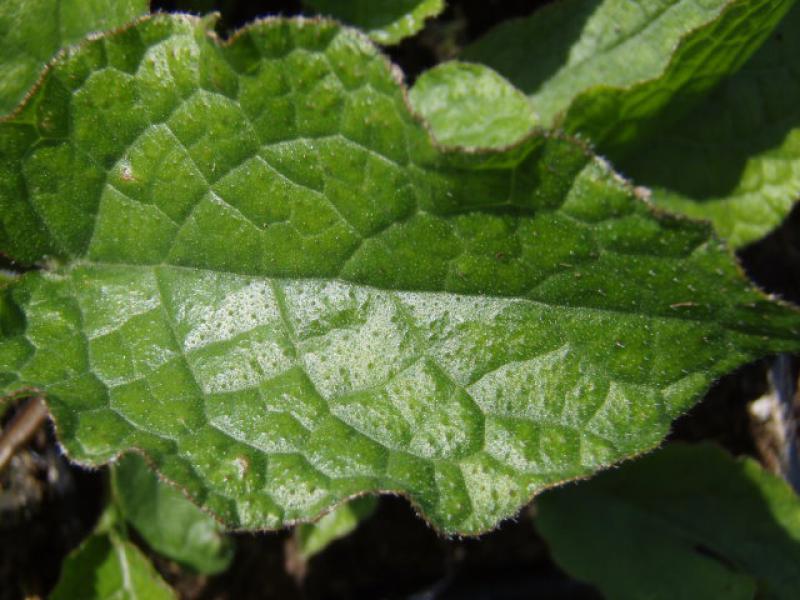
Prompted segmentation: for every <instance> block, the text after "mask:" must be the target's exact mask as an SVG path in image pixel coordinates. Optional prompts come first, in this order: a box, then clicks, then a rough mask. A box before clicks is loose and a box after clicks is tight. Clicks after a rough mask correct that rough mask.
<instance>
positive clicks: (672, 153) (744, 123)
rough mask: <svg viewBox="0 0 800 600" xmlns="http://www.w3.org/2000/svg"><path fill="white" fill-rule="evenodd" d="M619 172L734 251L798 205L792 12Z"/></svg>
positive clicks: (799, 136) (797, 65)
mask: <svg viewBox="0 0 800 600" xmlns="http://www.w3.org/2000/svg"><path fill="white" fill-rule="evenodd" d="M620 166H621V169H622V170H623V171H624V172H625V174H626V175H629V176H631V177H633V178H634V179H635V180H636V181H637V183H641V184H643V185H646V186H648V187H650V188H651V189H652V191H653V201H654V202H655V203H657V204H659V205H661V206H664V207H665V208H668V209H670V210H674V211H677V212H681V213H684V214H687V215H689V216H692V217H697V218H703V219H709V220H711V221H712V222H713V223H714V227H715V228H716V230H717V231H718V232H719V234H720V235H721V236H722V237H724V238H726V240H727V241H728V242H729V243H731V244H732V245H734V246H737V247H738V246H744V245H745V244H748V243H750V242H753V241H755V240H757V239H759V238H761V237H762V236H764V235H766V234H767V233H769V232H770V231H771V230H772V229H773V228H774V227H776V226H777V225H778V224H780V222H781V221H782V220H783V219H784V218H785V217H786V215H787V214H788V213H789V211H790V210H791V208H792V206H793V205H794V202H795V201H796V200H797V199H798V198H800V7H796V8H795V9H794V10H793V11H792V12H791V13H790V14H789V15H788V16H787V17H786V18H785V19H784V21H783V22H782V23H781V26H780V27H779V28H778V30H777V31H776V32H775V33H774V34H773V35H772V36H771V37H770V39H769V40H768V41H767V42H766V43H765V44H764V46H763V47H762V48H761V49H760V50H759V51H758V52H757V53H756V55H755V56H753V58H752V59H751V60H750V61H749V62H748V63H747V64H746V65H745V66H744V67H743V68H742V70H741V71H739V72H738V73H737V74H736V75H734V76H733V77H732V78H731V79H730V80H728V81H725V82H723V83H722V85H721V86H720V87H719V88H718V89H717V90H715V91H714V92H713V93H712V94H711V95H710V96H709V97H708V99H707V100H706V101H705V102H703V103H702V104H701V105H700V106H698V107H697V108H696V109H694V110H693V111H692V112H691V113H689V114H688V115H687V116H686V117H685V118H684V119H682V120H681V121H680V122H679V123H676V124H674V125H672V126H671V127H670V128H669V130H668V131H666V132H664V133H663V134H659V135H656V136H654V137H653V138H652V139H650V140H649V141H648V143H647V151H646V152H637V153H634V154H632V155H631V156H629V157H627V158H626V159H625V160H623V162H622V163H621V165H620Z"/></svg>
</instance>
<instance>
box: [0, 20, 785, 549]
mask: <svg viewBox="0 0 800 600" xmlns="http://www.w3.org/2000/svg"><path fill="white" fill-rule="evenodd" d="M212 25H213V24H212V23H210V22H209V21H207V20H205V21H204V20H199V19H195V18H191V17H186V16H166V15H157V16H153V17H151V18H148V19H145V20H143V21H141V22H139V23H137V24H135V25H134V26H131V27H130V28H128V29H126V30H124V31H121V32H117V33H114V34H112V35H108V36H104V37H101V38H98V39H94V40H92V41H90V42H88V43H86V44H85V45H82V46H81V47H80V48H78V49H74V50H70V51H68V52H67V53H66V54H64V55H63V56H62V57H61V58H60V59H59V61H58V62H57V64H56V65H55V66H54V67H53V68H52V69H51V70H50V71H49V72H48V74H47V76H46V77H45V79H44V81H43V83H42V85H41V86H40V87H39V89H38V90H37V92H36V93H35V95H33V96H32V97H31V99H30V100H29V102H28V103H27V104H26V106H25V108H24V109H23V110H22V111H21V112H19V113H18V114H16V115H15V116H14V117H13V118H10V119H7V120H5V121H4V122H2V123H0V251H2V252H3V253H5V254H8V255H10V256H12V257H14V258H16V259H17V260H21V261H26V262H29V263H36V264H38V265H39V266H40V267H41V269H40V270H39V271H35V272H31V273H28V274H26V275H25V276H23V277H22V278H21V279H20V280H19V281H16V282H11V283H10V285H9V286H8V287H6V288H4V289H3V291H2V292H1V293H0V307H2V310H0V314H2V315H3V321H2V338H0V394H6V395H17V394H25V393H30V392H31V390H41V391H43V392H44V393H46V397H47V400H48V403H49V406H50V408H51V410H52V413H53V415H54V418H55V420H56V423H57V428H58V433H59V436H60V439H61V442H62V443H63V445H64V447H65V449H66V451H67V452H68V453H69V455H70V457H71V458H73V459H74V460H77V461H79V462H82V463H85V464H91V465H97V464H101V463H104V462H107V461H109V460H110V459H111V458H113V457H114V456H116V455H118V454H119V453H121V452H124V451H126V450H128V449H131V448H138V449H140V450H141V451H143V452H145V453H146V454H147V455H148V456H149V457H150V459H151V460H152V462H153V464H154V465H155V466H156V467H157V468H158V470H159V471H160V472H161V474H162V475H163V476H164V477H165V478H166V479H168V480H170V481H172V482H174V483H176V484H177V485H180V486H181V487H182V488H183V489H184V490H185V491H186V493H187V494H189V495H190V496H191V497H192V498H194V499H195V500H196V501H197V502H198V503H199V504H201V505H203V507H205V509H207V510H209V511H211V512H213V513H215V514H216V515H218V516H219V517H221V518H222V519H223V520H224V521H225V522H226V523H227V524H229V525H230V526H232V527H240V528H275V527H281V526H284V525H286V524H289V523H292V522H294V521H297V520H307V519H309V518H313V517H315V516H317V515H318V514H319V513H320V512H321V511H323V510H325V509H327V508H328V507H330V506H332V505H334V504H335V503H338V502H341V501H342V500H344V499H346V498H348V497H350V496H353V495H357V494H361V493H364V492H370V491H393V492H398V493H402V494H404V495H407V496H408V497H409V498H410V499H411V500H412V501H413V502H414V503H415V505H416V506H417V507H418V508H419V510H420V511H421V512H422V513H423V514H424V515H425V516H426V518H427V519H429V520H430V521H431V522H432V523H433V524H434V525H435V526H437V527H438V528H440V529H441V530H443V531H445V532H451V533H455V532H459V533H475V532H479V531H482V530H485V529H487V528H491V527H493V526H495V525H496V523H497V522H498V521H499V520H501V519H503V518H506V517H509V516H511V515H513V514H515V513H516V512H517V511H518V510H519V508H520V506H521V505H523V504H524V503H525V502H527V501H528V500H529V499H530V498H531V496H532V495H533V494H535V493H537V492H538V491H541V490H542V489H545V488H546V487H548V486H552V485H554V484H557V483H559V482H562V481H564V480H567V479H570V478H576V477H584V476H586V475H588V474H591V473H592V472H594V471H596V470H597V469H600V468H602V467H605V466H607V465H610V464H613V463H615V462H617V461H619V460H621V459H623V458H624V457H627V456H630V455H632V454H636V453H640V452H643V451H645V450H647V449H649V448H652V447H653V446H654V445H656V444H658V443H659V441H660V440H661V439H662V438H663V436H664V435H665V434H666V433H667V432H668V429H669V425H670V422H671V421H672V419H673V418H675V417H676V416H677V415H679V414H681V413H682V412H684V411H686V410H687V409H688V408H689V407H690V406H691V405H692V404H693V403H694V402H695V401H696V399H697V398H698V397H699V395H701V394H702V393H703V391H704V390H705V389H706V388H707V387H708V385H709V384H710V383H711V382H712V381H713V380H714V379H715V378H717V377H719V376H721V375H722V374H724V373H726V372H728V371H730V370H731V369H733V368H735V367H736V366H738V365H740V364H742V363H744V362H747V361H750V360H753V359H755V358H757V357H759V356H762V355H764V354H768V353H771V352H780V351H796V350H800V314H798V312H797V311H796V310H794V309H792V308H790V307H787V306H784V305H781V304H779V303H777V302H775V301H773V300H770V299H768V298H766V297H765V296H763V295H762V294H761V293H760V292H758V291H757V290H755V289H754V288H753V287H751V286H750V285H749V284H748V283H747V281H746V280H745V279H744V278H743V276H742V274H741V273H740V271H739V269H738V267H737V266H736V264H735V262H734V260H733V259H732V257H731V256H730V254H729V252H728V251H727V250H726V249H725V247H724V246H723V245H722V244H721V243H720V242H719V241H718V240H717V239H716V238H714V237H713V235H712V234H711V233H710V229H709V227H708V226H707V225H704V224H697V223H694V222H692V221H688V220H686V219H684V218H676V217H670V216H665V215H660V214H657V213H654V212H653V210H652V209H651V208H650V207H649V206H648V205H647V204H646V203H644V202H643V201H641V200H640V199H638V198H637V197H636V196H635V194H634V193H633V191H632V190H631V188H630V187H629V186H628V185H627V184H626V183H625V182H624V181H622V180H621V179H620V178H619V177H618V176H617V175H615V174H614V173H613V172H612V171H611V170H610V169H609V168H608V166H607V165H606V164H605V163H603V162H602V161H600V160H598V159H596V158H594V157H593V156H592V155H591V154H590V153H588V151H587V150H586V149H585V148H584V147H582V146H581V145H579V144H578V143H576V142H575V141H573V140H571V139H566V138H562V137H559V136H558V135H551V134H545V133H539V134H533V135H531V136H529V137H528V138H526V139H525V140H523V141H521V142H520V143H519V144H518V145H516V146H514V147H513V148H510V149H507V150H494V151H489V150H485V151H479V150H474V149H473V150H472V151H470V152H466V151H462V150H455V149H454V150H448V151H443V150H441V149H439V148H438V147H436V146H435V144H434V143H433V142H432V141H431V138H430V135H429V134H428V132H427V129H426V128H425V126H424V125H423V124H421V123H420V121H419V118H418V117H416V116H415V115H414V114H413V113H412V112H411V111H410V110H409V109H408V106H407V103H406V99H405V94H406V91H405V88H404V87H403V85H402V84H401V83H400V82H399V81H398V75H397V72H396V70H395V69H394V68H393V67H392V66H391V65H390V64H389V63H388V62H387V61H386V59H385V58H384V57H383V56H381V55H380V54H379V53H378V52H377V51H376V50H375V48H374V46H373V45H372V43H371V42H369V41H368V40H367V38H366V37H364V36H362V35H361V34H357V33H355V32H353V31H352V30H349V29H342V28H341V27H340V26H338V25H336V24H334V23H330V22H325V21H310V20H307V19H306V20H282V19H270V20H265V21H261V22H258V23H255V24H253V25H251V26H249V27H248V28H247V29H245V30H243V31H241V32H240V33H239V34H237V35H236V36H234V38H233V39H232V40H231V41H230V42H228V43H226V44H222V43H220V42H219V41H218V40H217V39H216V37H215V36H214V34H213V33H212V32H211V31H210V28H211V27H212Z"/></svg>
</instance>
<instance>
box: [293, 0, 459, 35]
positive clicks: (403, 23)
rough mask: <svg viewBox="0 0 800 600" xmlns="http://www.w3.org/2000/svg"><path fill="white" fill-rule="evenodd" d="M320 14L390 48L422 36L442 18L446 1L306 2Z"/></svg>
mask: <svg viewBox="0 0 800 600" xmlns="http://www.w3.org/2000/svg"><path fill="white" fill-rule="evenodd" d="M304 2H305V3H306V4H307V5H308V6H309V7H311V8H313V9H314V10H316V11H317V12H318V13H320V14H322V15H326V16H330V17H334V18H336V19H339V20H341V21H343V22H344V23H348V24H350V25H353V26H355V27H358V28H359V29H361V30H362V31H365V32H366V33H367V35H369V37H370V38H372V40H373V41H375V42H377V43H378V44H383V45H387V46H390V45H392V44H397V43H398V42H400V41H401V40H403V39H404V38H407V37H410V36H412V35H414V34H415V33H417V32H419V31H420V30H421V29H422V28H423V27H424V26H425V21H426V20H427V19H429V18H431V17H435V16H437V15H438V14H440V13H441V12H442V11H443V10H444V8H445V2H444V0H304Z"/></svg>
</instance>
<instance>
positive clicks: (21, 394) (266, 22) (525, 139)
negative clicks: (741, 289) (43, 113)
mask: <svg viewBox="0 0 800 600" xmlns="http://www.w3.org/2000/svg"><path fill="white" fill-rule="evenodd" d="M726 8H727V7H726ZM165 18H166V19H181V20H184V21H187V22H189V23H193V24H198V25H203V26H204V29H205V35H206V36H207V37H209V38H210V39H211V40H212V42H213V43H214V44H216V45H218V46H220V47H227V46H232V45H233V44H235V43H236V42H237V40H239V39H240V38H241V37H243V36H245V35H247V34H248V33H249V32H250V31H251V30H255V29H257V28H259V27H264V26H270V25H273V24H284V23H297V24H305V25H308V24H314V25H332V26H335V27H338V28H339V29H340V30H343V31H346V32H348V33H349V34H350V35H355V36H357V37H359V38H360V39H361V41H362V43H365V44H368V45H369V46H371V47H372V49H373V51H374V52H375V55H376V57H378V58H379V59H380V60H382V61H383V62H384V63H385V65H386V67H387V69H388V71H389V72H390V73H391V74H392V77H393V79H394V81H395V83H396V85H397V86H398V87H399V89H400V91H401V92H402V97H403V101H404V104H405V107H406V108H407V110H408V111H409V114H410V115H411V116H412V118H413V120H414V121H415V122H416V123H417V124H418V125H420V126H421V127H422V128H424V130H425V132H426V134H427V136H428V138H429V140H430V142H431V144H432V146H433V147H434V148H435V149H436V150H437V151H438V152H440V153H441V154H443V155H466V156H469V155H476V156H497V155H502V154H504V153H507V152H509V151H512V150H515V149H520V148H524V147H525V146H526V145H527V144H528V143H529V142H531V141H534V140H539V139H553V140H559V141H564V142H567V143H570V144H572V145H574V146H575V147H576V148H577V149H579V150H580V151H581V152H582V153H583V154H584V155H585V156H586V158H588V159H589V161H590V162H594V163H596V164H598V165H600V166H601V168H603V169H604V170H605V171H607V172H608V173H609V174H610V175H611V176H612V177H613V178H614V179H615V180H616V181H617V183H619V184H621V185H623V186H624V188H625V189H626V191H627V192H628V193H629V195H630V196H632V197H633V198H635V199H636V201H637V202H640V203H642V204H644V205H645V206H646V207H647V209H648V211H649V212H650V214H652V216H653V217H654V218H656V219H658V220H660V221H667V222H687V223H694V224H700V225H702V227H703V228H704V230H706V232H707V234H708V241H709V242H710V243H714V244H716V245H717V246H718V247H719V249H720V250H722V249H723V248H724V252H725V253H726V254H727V255H728V256H729V258H730V260H731V264H732V265H734V267H735V269H736V271H737V273H738V274H739V275H740V276H741V277H743V278H744V280H745V281H746V282H747V283H748V284H749V286H750V287H751V289H752V290H753V291H756V292H757V293H758V294H759V295H761V296H762V297H763V298H764V299H767V300H770V301H772V302H775V303H777V304H779V305H781V306H783V307H784V308H787V309H789V310H791V311H793V312H796V313H797V314H798V315H800V307H797V306H795V305H794V304H792V303H790V302H788V301H785V300H783V299H781V298H779V297H777V296H775V295H774V294H770V293H768V292H766V291H765V290H763V289H762V288H761V287H760V286H758V285H757V284H756V283H755V282H753V281H752V280H750V279H749V277H747V274H746V272H745V270H744V268H743V267H742V265H741V263H740V261H739V259H738V257H737V256H736V254H735V252H734V250H733V249H732V248H731V247H730V246H729V245H728V244H727V243H725V242H724V241H723V240H722V239H721V238H720V237H719V236H718V235H717V233H716V232H715V231H714V228H713V226H712V224H711V222H710V221H708V220H705V219H697V218H692V217H689V216H686V215H684V214H680V213H673V212H670V211H668V210H667V209H665V208H662V207H660V206H657V205H655V204H653V203H652V202H651V201H650V200H649V197H650V192H649V190H648V189H647V188H642V187H641V186H635V185H634V183H633V182H631V181H630V180H628V179H626V178H625V177H624V176H623V175H621V174H620V173H618V172H617V171H616V170H614V168H613V166H612V165H611V163H610V162H609V161H608V160H607V159H605V158H604V157H602V156H600V155H598V154H596V153H595V152H594V150H593V144H592V143H591V141H590V140H587V139H586V138H584V137H583V136H581V135H580V134H570V133H568V132H566V131H565V130H563V129H560V128H558V129H548V128H545V127H542V126H539V125H536V126H533V127H532V128H531V129H530V130H529V131H528V132H527V133H525V134H524V135H521V136H520V137H519V138H518V139H517V140H516V141H515V142H514V143H512V144H509V145H507V146H502V147H501V146H498V147H492V148H486V147H476V146H458V145H445V144H442V143H440V142H439V141H438V140H437V139H436V137H435V135H434V133H433V131H432V129H431V127H430V124H429V123H428V122H427V121H426V120H425V118H424V117H423V115H421V114H420V113H419V112H417V111H416V110H415V109H414V108H413V106H412V104H411V102H410V101H409V89H410V86H409V85H408V84H407V82H406V80H405V75H404V73H403V72H402V71H401V69H400V67H399V66H398V65H396V64H395V63H393V62H392V61H391V60H390V58H389V57H388V56H387V55H386V53H385V51H384V50H383V48H382V47H381V46H380V45H379V44H378V43H377V42H375V41H374V40H373V39H372V38H370V37H369V36H368V35H367V34H366V33H364V32H363V31H361V30H359V29H356V28H353V27H351V26H348V25H346V24H343V23H341V22H340V21H337V20H335V19H331V18H328V17H322V16H315V17H307V16H297V17H282V16H266V17H263V18H259V19H256V20H254V21H251V22H250V23H248V24H246V25H244V26H243V27H241V28H239V29H238V30H236V31H235V32H233V33H232V34H231V35H230V36H228V37H223V36H221V35H220V34H218V32H217V31H215V29H214V26H215V24H216V23H217V21H218V20H219V18H220V14H219V13H216V12H215V13H211V14H209V15H205V16H202V17H198V16H195V15H191V14H188V13H151V14H147V15H142V16H141V17H138V18H136V19H134V20H133V21H131V22H129V23H127V24H125V25H123V26H121V27H118V28H115V29H111V30H108V31H103V32H98V33H92V34H90V35H89V36H87V37H86V38H84V39H83V40H81V41H80V42H78V43H77V44H73V45H71V46H67V47H65V48H62V49H61V50H59V51H58V52H57V53H56V54H55V55H54V56H53V58H52V59H51V60H50V61H49V62H48V63H47V65H46V66H45V67H44V69H43V70H42V72H41V74H40V75H39V78H38V79H37V82H36V83H35V84H34V85H33V86H32V87H31V89H30V90H29V91H28V92H27V93H26V94H25V97H24V98H23V100H22V101H21V102H20V103H19V104H18V105H17V106H16V107H15V109H14V110H12V111H11V112H9V113H7V114H5V115H1V116H0V124H2V123H5V122H8V121H11V120H13V119H14V118H15V117H16V116H18V115H19V114H20V113H21V112H22V111H23V110H24V109H25V108H27V106H28V105H29V104H30V102H31V101H32V99H33V98H34V97H35V96H36V94H37V92H38V91H39V90H40V89H41V88H42V86H43V84H44V83H45V81H46V78H47V76H48V74H49V73H50V71H52V70H53V68H54V67H55V66H56V65H57V64H58V63H59V61H60V60H61V59H62V58H63V57H64V56H65V55H66V54H68V53H70V52H74V51H77V50H80V49H81V48H83V47H84V46H86V45H87V44H89V43H91V42H94V41H97V40H99V39H103V38H107V37H112V36H115V35H118V34H120V33H124V32H126V31H128V30H130V29H133V28H135V27H136V26H138V25H139V24H141V23H145V22H148V21H151V20H160V19H165ZM703 27H704V26H703ZM701 28H702V27H701ZM682 42H683V40H682ZM648 81H649V80H648ZM634 85H638V84H634ZM598 87H601V86H598ZM592 89H595V88H592ZM611 89H618V88H611ZM0 256H8V255H7V254H5V253H3V252H2V251H0ZM8 258H12V257H10V256H8ZM12 260H13V259H12ZM50 260H51V259H50V258H49V257H46V258H45V259H44V260H43V261H41V262H40V263H39V264H33V265H25V268H24V269H23V271H22V272H21V273H13V276H14V277H15V278H16V281H15V280H13V279H12V283H11V286H6V289H8V287H13V285H14V284H15V283H16V282H17V281H19V280H21V279H22V278H23V277H24V272H25V271H47V270H48V264H47V263H48V262H49V261H50ZM16 262H17V264H22V263H21V262H19V261H16ZM0 289H2V288H0ZM376 289H377V288H376ZM712 385H713V382H710V383H709V384H708V385H707V386H705V387H704V388H703V391H702V394H699V395H698V396H697V398H698V401H699V399H701V398H702V396H703V395H704V394H705V393H706V392H707V390H708V389H709V388H710V387H711V386H712ZM34 395H36V396H39V397H41V398H42V399H43V400H44V402H45V404H47V402H48V400H47V393H46V392H45V391H44V390H42V389H40V388H37V387H22V388H19V389H17V390H15V391H13V392H11V393H10V394H8V395H6V396H0V406H3V405H7V404H8V403H9V402H13V401H16V400H19V399H21V398H25V397H30V396H34ZM690 409H691V406H689V407H688V408H686V409H685V410H684V411H683V413H681V414H685V412H687V411H688V410H690ZM50 418H51V422H52V423H53V426H54V429H55V432H56V437H57V443H58V446H59V448H60V450H61V452H62V454H63V455H64V456H65V457H66V458H67V459H68V460H69V461H70V462H71V463H72V464H75V465H78V466H80V467H82V468H87V469H90V470H94V469H100V468H103V467H106V466H107V465H110V464H113V463H115V462H117V461H119V460H120V459H121V458H122V457H123V456H125V455H126V454H138V455H139V456H141V457H142V458H143V459H144V460H145V462H146V463H147V465H148V467H149V468H150V469H151V470H152V471H153V472H155V473H156V475H157V476H158V478H159V480H160V481H161V482H163V483H165V484H167V485H169V486H170V487H172V488H173V489H176V490H178V491H179V492H180V493H181V494H182V495H183V496H185V497H186V498H187V499H188V500H190V501H191V502H192V503H193V504H195V505H196V506H198V507H199V508H200V510H202V511H203V512H204V513H206V514H207V515H209V516H210V517H211V518H213V519H214V520H215V521H216V522H217V523H219V524H220V525H221V526H223V527H224V528H225V531H228V532H250V533H265V532H275V531H283V530H286V529H289V528H291V527H294V526H295V525H299V524H303V523H316V522H317V521H319V520H320V519H321V518H322V517H324V516H325V515H327V514H329V513H331V512H333V511H334V510H336V509H337V508H339V507H341V506H343V505H345V504H347V503H348V502H350V501H352V500H354V499H356V498H359V497H363V496H370V495H375V496H384V495H388V496H396V497H402V498H404V499H405V501H407V502H408V503H409V504H410V506H411V507H412V509H413V510H414V512H415V514H416V515H417V516H418V517H419V518H421V519H422V520H423V521H424V522H425V523H426V524H427V525H428V526H429V527H430V528H431V529H432V530H433V531H434V532H436V534H437V535H439V536H440V537H443V538H446V539H464V538H472V537H478V536H482V535H485V534H487V533H490V532H492V531H495V530H496V529H498V528H500V527H501V526H502V524H503V522H504V521H505V520H508V519H516V518H519V515H520V513H521V512H522V511H524V510H525V507H527V506H529V505H530V504H531V503H532V502H533V501H534V499H535V498H536V497H537V496H539V495H540V494H542V493H544V492H546V491H548V490H550V489H554V488H558V487H562V486H564V485H565V484H569V483H572V482H579V481H583V480H587V479H590V478H592V477H593V476H595V475H596V474H598V473H600V472H602V471H605V470H607V469H609V468H612V467H616V466H618V465H621V464H623V463H627V462H629V461H632V460H635V459H637V458H638V457H641V456H643V455H645V454H648V453H651V452H653V451H655V450H657V449H659V448H661V447H662V446H664V445H665V443H666V439H661V440H660V441H658V442H656V443H655V444H653V445H652V446H649V447H645V448H642V449H640V451H638V452H632V453H629V454H627V455H626V456H624V457H623V458H621V459H618V460H614V461H612V462H610V463H607V464H603V465H599V466H597V468H596V469H595V470H594V471H593V472H591V473H588V474H583V475H577V476H570V477H566V478H564V479H561V480H558V481H555V482H552V483H548V484H547V485H544V486H543V487H541V488H539V489H537V490H535V491H534V492H533V493H531V494H529V495H528V496H527V499H526V500H525V501H524V502H523V503H522V504H520V506H519V507H518V509H517V511H516V513H515V514H514V515H510V516H506V517H504V518H502V519H501V520H499V521H497V522H495V523H494V524H493V525H492V526H490V527H486V528H482V529H476V530H466V531H463V530H460V531H445V530H442V529H439V528H437V525H436V524H435V522H434V518H433V517H431V516H429V515H427V514H426V513H425V511H424V509H423V508H422V506H421V504H420V503H419V502H418V501H417V500H416V499H415V498H414V497H413V494H412V493H411V492H409V491H407V490H404V489H391V488H374V489H370V490H365V491H359V492H357V493H354V494H350V495H348V496H345V497H343V498H341V499H339V500H338V501H335V502H332V503H330V504H328V505H327V506H326V507H324V508H323V509H322V510H320V511H319V512H318V514H315V515H314V516H312V517H308V518H298V519H284V520H283V522H282V524H281V525H279V526H276V527H269V526H263V527H247V526H233V527H232V526H231V525H230V523H229V522H226V521H225V519H224V518H223V517H222V516H220V515H219V514H217V513H216V512H214V511H213V510H211V509H210V508H209V507H208V506H206V505H205V504H201V503H199V502H198V501H197V500H196V499H195V498H194V497H192V495H191V494H190V493H189V491H188V489H187V488H186V487H184V486H182V485H181V484H179V483H178V482H176V481H173V480H171V479H169V478H168V477H166V476H164V475H163V474H162V473H161V472H160V471H159V470H158V468H157V466H156V462H155V460H154V459H153V458H152V457H151V456H150V455H149V454H148V452H147V451H146V450H145V449H143V448H139V447H137V446H130V447H128V448H125V449H123V450H120V451H119V452H117V453H115V454H113V456H111V457H110V458H109V459H108V460H103V461H101V462H97V463H95V462H91V461H88V460H87V461H81V460H76V459H74V458H72V457H71V456H70V455H69V453H68V452H67V450H66V448H65V447H64V446H63V445H62V444H61V443H60V441H59V439H60V437H59V424H58V422H57V419H56V418H55V417H54V416H52V414H51V417H50Z"/></svg>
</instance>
